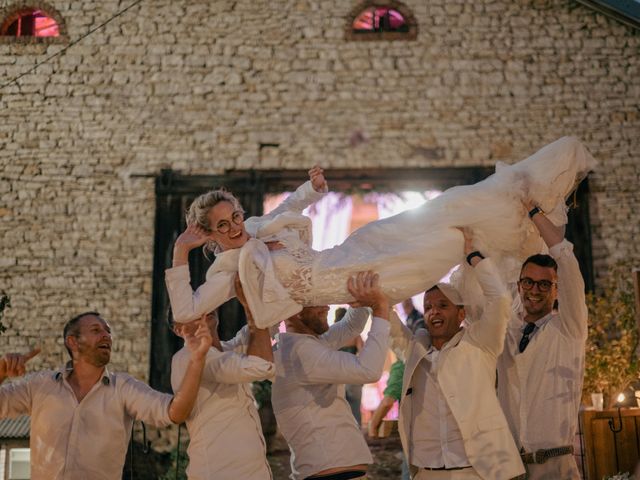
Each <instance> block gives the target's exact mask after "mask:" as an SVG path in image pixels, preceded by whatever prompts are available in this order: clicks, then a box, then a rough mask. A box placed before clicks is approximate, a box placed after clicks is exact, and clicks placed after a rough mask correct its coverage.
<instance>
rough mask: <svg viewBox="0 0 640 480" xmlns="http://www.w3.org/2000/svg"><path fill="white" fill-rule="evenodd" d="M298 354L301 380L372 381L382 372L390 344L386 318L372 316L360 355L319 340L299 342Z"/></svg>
mask: <svg viewBox="0 0 640 480" xmlns="http://www.w3.org/2000/svg"><path fill="white" fill-rule="evenodd" d="M297 348H304V352H301V353H300V355H297V358H298V360H299V362H300V368H301V369H302V370H303V371H304V375H303V378H304V382H306V383H307V384H314V383H345V384H358V383H372V382H375V381H377V380H378V379H379V378H380V375H382V369H383V367H384V362H385V359H386V353H387V349H388V348H389V322H388V321H386V320H383V319H381V318H378V317H373V322H372V324H371V330H370V331H369V335H368V337H367V341H366V342H365V343H364V347H363V348H362V351H361V352H360V354H359V355H353V354H351V353H348V352H340V351H335V350H332V349H331V348H329V347H328V346H327V345H323V343H322V342H318V341H309V342H300V343H299V344H298V346H297Z"/></svg>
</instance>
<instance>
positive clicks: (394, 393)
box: [384, 360, 404, 401]
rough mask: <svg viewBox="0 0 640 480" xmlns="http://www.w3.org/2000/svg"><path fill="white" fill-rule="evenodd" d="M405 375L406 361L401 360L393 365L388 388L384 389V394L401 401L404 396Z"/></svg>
mask: <svg viewBox="0 0 640 480" xmlns="http://www.w3.org/2000/svg"><path fill="white" fill-rule="evenodd" d="M403 375H404V363H403V362H402V361H400V360H398V361H397V362H395V363H394V364H393V365H391V370H390V371H389V380H387V388H385V389H384V396H385V397H391V398H393V399H395V400H397V401H400V397H401V396H402V376H403Z"/></svg>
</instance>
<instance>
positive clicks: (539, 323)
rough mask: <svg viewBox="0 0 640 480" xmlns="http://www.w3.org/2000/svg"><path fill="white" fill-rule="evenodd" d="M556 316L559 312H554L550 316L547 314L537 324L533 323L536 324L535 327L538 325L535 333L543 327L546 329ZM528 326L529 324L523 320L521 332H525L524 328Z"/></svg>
mask: <svg viewBox="0 0 640 480" xmlns="http://www.w3.org/2000/svg"><path fill="white" fill-rule="evenodd" d="M556 314H557V312H556V311H555V310H552V311H551V312H549V313H548V314H546V315H545V316H544V317H542V318H539V319H538V320H536V321H535V322H533V323H535V325H536V328H535V330H534V331H536V330H540V329H541V328H542V327H544V326H545V325H546V324H547V323H549V320H551V318H552V317H553V316H554V315H556ZM526 326H527V322H525V321H524V320H522V323H521V325H520V331H523V330H524V327H526Z"/></svg>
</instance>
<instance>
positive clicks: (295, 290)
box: [271, 236, 319, 306]
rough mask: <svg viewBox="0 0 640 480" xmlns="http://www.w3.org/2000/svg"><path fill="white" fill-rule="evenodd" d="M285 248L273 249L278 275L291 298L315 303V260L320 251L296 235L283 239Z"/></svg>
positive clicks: (305, 304)
mask: <svg viewBox="0 0 640 480" xmlns="http://www.w3.org/2000/svg"><path fill="white" fill-rule="evenodd" d="M281 243H282V244H283V245H284V248H282V249H280V250H273V251H271V260H272V262H273V266H274V269H275V272H276V277H278V281H279V282H280V283H281V284H282V286H283V287H285V288H286V289H287V291H288V292H289V295H290V296H291V298H292V299H293V300H294V301H295V302H297V303H299V304H300V305H304V306H310V305H313V300H312V299H313V295H312V291H313V288H312V280H311V279H312V271H313V262H314V260H315V259H316V258H317V256H318V254H319V252H316V251H315V250H313V249H312V248H311V247H309V246H308V245H307V244H306V243H304V242H303V241H301V240H297V241H296V238H295V237H293V236H292V237H291V238H288V239H286V240H282V241H281Z"/></svg>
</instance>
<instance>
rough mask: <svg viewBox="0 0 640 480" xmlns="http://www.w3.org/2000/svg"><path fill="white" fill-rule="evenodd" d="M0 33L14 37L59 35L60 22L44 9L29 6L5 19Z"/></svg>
mask: <svg viewBox="0 0 640 480" xmlns="http://www.w3.org/2000/svg"><path fill="white" fill-rule="evenodd" d="M0 33H1V34H2V35H9V36H12V37H58V36H60V29H59V28H58V22H56V21H55V20H54V19H53V18H51V17H49V16H47V14H46V13H44V12H43V11H42V10H37V9H35V8H29V9H27V10H23V11H21V12H20V13H18V14H17V15H14V16H13V18H8V19H7V20H5V22H4V23H3V24H2V29H1V30H0Z"/></svg>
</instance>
